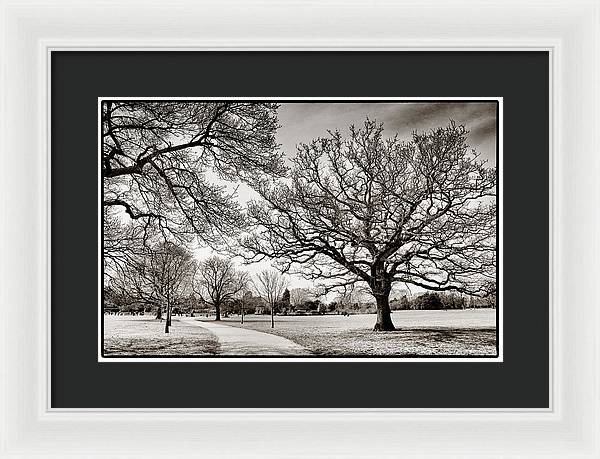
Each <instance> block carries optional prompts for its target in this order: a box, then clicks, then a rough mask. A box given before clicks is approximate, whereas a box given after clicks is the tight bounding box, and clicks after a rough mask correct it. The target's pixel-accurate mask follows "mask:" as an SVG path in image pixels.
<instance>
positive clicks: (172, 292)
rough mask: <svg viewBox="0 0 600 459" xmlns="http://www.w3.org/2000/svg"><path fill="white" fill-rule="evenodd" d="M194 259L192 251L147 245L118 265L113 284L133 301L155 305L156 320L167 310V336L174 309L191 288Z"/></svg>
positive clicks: (164, 245)
mask: <svg viewBox="0 0 600 459" xmlns="http://www.w3.org/2000/svg"><path fill="white" fill-rule="evenodd" d="M193 266H194V262H193V258H192V254H191V252H190V251H189V250H187V249H185V248H184V247H181V246H179V245H177V244H174V243H171V242H161V243H158V244H155V245H151V246H148V247H146V248H145V249H144V251H143V252H140V253H137V254H135V255H132V256H130V257H129V258H128V259H127V262H126V263H124V264H122V265H119V269H117V270H115V271H114V272H113V274H112V277H111V283H112V285H113V286H115V287H116V288H117V289H119V290H120V291H121V292H126V293H127V296H128V298H129V299H130V301H131V302H138V303H142V304H149V305H152V306H156V307H157V308H158V310H157V318H162V307H163V306H164V307H165V315H166V317H165V319H166V320H165V333H169V327H170V326H171V310H172V308H173V306H174V305H175V303H176V302H177V301H178V300H179V299H180V298H181V297H182V296H183V295H184V294H185V293H186V292H187V291H189V287H190V280H191V275H192V273H193Z"/></svg>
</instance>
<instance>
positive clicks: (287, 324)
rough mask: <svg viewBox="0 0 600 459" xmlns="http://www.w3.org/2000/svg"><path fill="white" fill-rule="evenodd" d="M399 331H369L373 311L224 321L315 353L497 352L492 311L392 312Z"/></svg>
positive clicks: (368, 354)
mask: <svg viewBox="0 0 600 459" xmlns="http://www.w3.org/2000/svg"><path fill="white" fill-rule="evenodd" d="M392 320H393V322H394V325H395V326H396V328H397V330H396V331H393V332H377V333H375V332H373V331H372V329H373V325H375V314H357V315H351V316H338V315H325V316H276V317H275V328H273V329H272V328H270V326H271V323H270V317H269V316H256V315H250V316H246V317H245V319H244V324H243V325H241V324H240V320H239V317H237V316H235V317H229V318H226V319H224V320H223V323H225V324H228V325H232V326H236V327H244V328H251V329H254V330H257V331H262V332H266V333H273V334H275V335H279V336H282V337H284V338H288V339H290V340H292V341H294V342H296V343H298V344H300V345H302V346H304V347H305V348H306V349H308V350H309V351H311V352H312V353H313V354H316V355H337V356H339V355H354V356H357V355H360V356H370V355H390V356H391V355H394V356H427V355H436V356H437V355H469V356H472V355H482V356H484V355H485V356H487V355H492V356H493V355H496V311H495V310H493V309H466V310H451V311H395V312H394V313H392Z"/></svg>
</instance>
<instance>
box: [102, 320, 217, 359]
mask: <svg viewBox="0 0 600 459" xmlns="http://www.w3.org/2000/svg"><path fill="white" fill-rule="evenodd" d="M218 351H219V343H218V341H217V338H216V336H215V335H213V334H212V333H211V332H210V331H208V330H205V329H204V328H201V327H197V326H195V325H192V324H188V323H185V322H183V321H179V320H178V319H177V318H176V317H173V319H172V326H171V328H170V330H169V333H165V322H164V321H163V322H160V321H158V320H156V319H154V316H153V315H144V316H113V315H105V316H104V355H105V356H115V355H120V356H139V355H174V356H184V355H206V356H210V355H215V354H217V353H218Z"/></svg>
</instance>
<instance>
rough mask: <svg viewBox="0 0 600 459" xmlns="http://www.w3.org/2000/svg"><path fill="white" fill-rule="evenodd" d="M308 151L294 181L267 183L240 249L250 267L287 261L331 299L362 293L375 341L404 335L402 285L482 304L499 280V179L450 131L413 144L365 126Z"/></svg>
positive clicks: (297, 161) (416, 137) (298, 160)
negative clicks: (469, 296) (338, 293)
mask: <svg viewBox="0 0 600 459" xmlns="http://www.w3.org/2000/svg"><path fill="white" fill-rule="evenodd" d="M329 134H330V135H329V137H326V138H319V139H316V140H313V141H312V142H310V143H309V144H301V145H299V147H298V153H297V155H296V157H295V158H294V159H293V160H292V161H293V168H292V171H291V176H290V177H289V180H286V181H279V182H276V183H272V182H269V181H267V180H265V181H263V182H262V183H261V184H260V186H258V188H257V190H258V192H259V194H260V195H261V197H262V200H255V201H252V202H251V203H250V204H249V206H248V214H249V217H250V220H251V222H252V223H253V228H254V231H252V232H251V234H250V235H247V236H245V237H244V238H243V239H242V241H241V243H242V246H243V247H244V248H245V249H246V257H247V258H248V259H249V260H262V259H264V258H272V259H277V260H278V263H279V267H280V268H281V269H282V270H283V272H287V271H289V270H295V271H297V272H299V273H301V274H303V275H304V276H306V277H308V278H309V279H313V280H320V281H322V282H323V283H324V284H326V285H329V286H330V287H331V288H335V287H339V286H349V285H354V284H355V283H357V282H358V283H362V284H363V285H366V286H368V288H369V289H370V292H371V294H372V295H373V296H374V298H375V300H376V303H377V321H376V323H375V326H374V330H394V325H393V323H392V320H391V315H390V307H389V296H390V292H391V289H392V286H393V284H394V283H395V282H402V283H404V284H412V285H416V286H419V287H422V288H426V289H429V290H437V291H445V290H455V291H463V292H470V293H478V294H480V293H482V292H483V290H482V285H483V284H484V283H485V281H486V280H488V279H492V278H495V271H496V238H495V229H496V200H495V196H496V171H495V169H494V168H488V167H486V165H485V162H484V161H481V160H479V157H478V154H477V153H475V152H473V151H471V150H469V148H468V146H467V131H466V130H465V128H464V126H458V125H456V124H455V123H454V122H451V123H450V124H449V125H448V126H447V127H441V128H437V129H433V130H431V131H429V132H424V133H419V132H414V133H413V135H412V139H411V140H410V141H407V142H405V141H401V140H400V139H398V137H397V136H396V137H392V138H387V139H386V138H384V137H383V125H381V124H377V123H375V122H374V121H371V120H367V121H366V122H365V124H364V127H363V128H362V129H356V128H355V127H354V126H352V127H351V128H350V136H349V138H347V139H344V138H342V135H341V134H340V133H339V132H338V131H336V132H330V133H329Z"/></svg>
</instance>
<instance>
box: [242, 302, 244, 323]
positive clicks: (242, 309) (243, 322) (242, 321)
mask: <svg viewBox="0 0 600 459" xmlns="http://www.w3.org/2000/svg"><path fill="white" fill-rule="evenodd" d="M242 323H244V307H243V306H242Z"/></svg>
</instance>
